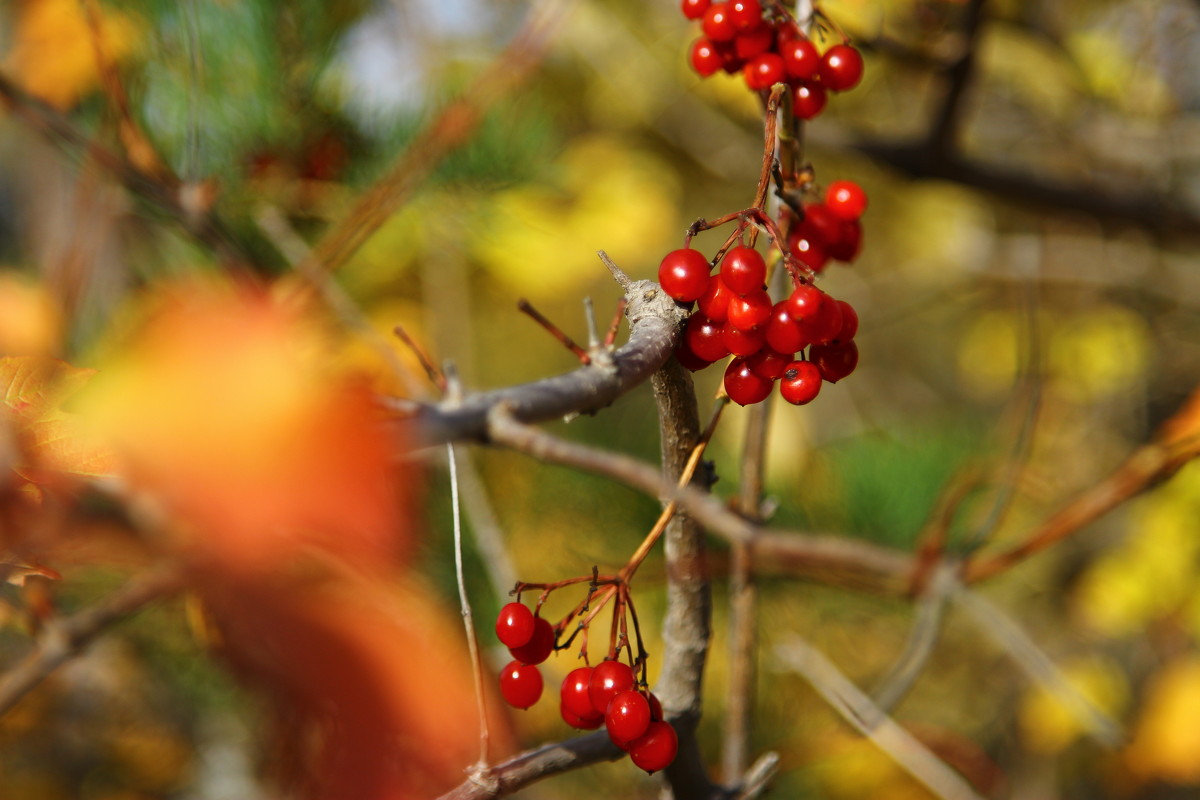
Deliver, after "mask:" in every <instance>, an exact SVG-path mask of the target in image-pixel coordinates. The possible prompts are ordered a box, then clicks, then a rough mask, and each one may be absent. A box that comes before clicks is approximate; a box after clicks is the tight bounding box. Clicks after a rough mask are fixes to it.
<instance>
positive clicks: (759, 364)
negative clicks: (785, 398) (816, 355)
mask: <svg viewBox="0 0 1200 800" xmlns="http://www.w3.org/2000/svg"><path fill="white" fill-rule="evenodd" d="M746 363H747V364H749V365H750V371H751V372H753V373H754V374H755V375H757V376H758V377H760V378H766V379H767V380H769V381H777V380H779V379H780V378H782V377H783V373H785V372H787V368H788V364H790V363H792V354H791V353H788V354H787V355H784V354H783V353H776V352H775V351H774V350H772V349H771V348H769V347H764V348H763V349H762V350H759V351H758V352H757V353H755V354H754V355H752V356H750V358H748V359H746Z"/></svg>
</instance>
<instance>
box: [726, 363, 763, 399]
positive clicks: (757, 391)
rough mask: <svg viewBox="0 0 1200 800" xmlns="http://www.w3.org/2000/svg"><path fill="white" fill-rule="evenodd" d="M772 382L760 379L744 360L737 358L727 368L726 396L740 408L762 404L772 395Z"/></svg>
mask: <svg viewBox="0 0 1200 800" xmlns="http://www.w3.org/2000/svg"><path fill="white" fill-rule="evenodd" d="M771 385H772V384H771V381H769V380H767V379H766V378H762V377H759V376H758V375H756V374H754V372H753V371H752V370H751V369H750V365H749V364H747V363H746V359H744V358H735V359H734V360H733V361H730V362H729V366H728V367H726V368H725V394H727V395H729V399H730V400H732V401H733V402H735V403H737V404H738V405H739V406H749V405H753V404H754V403H761V402H762V401H763V400H766V399H767V395H769V394H770V393H771Z"/></svg>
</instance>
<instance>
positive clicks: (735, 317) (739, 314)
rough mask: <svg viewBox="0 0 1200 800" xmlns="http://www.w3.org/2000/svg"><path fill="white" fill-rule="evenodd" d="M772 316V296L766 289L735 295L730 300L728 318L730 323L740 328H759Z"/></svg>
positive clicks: (746, 329)
mask: <svg viewBox="0 0 1200 800" xmlns="http://www.w3.org/2000/svg"><path fill="white" fill-rule="evenodd" d="M770 316H771V298H770V297H769V296H768V295H767V293H766V291H765V290H759V291H757V292H754V293H752V294H748V295H746V296H745V297H742V296H735V297H734V298H733V299H732V300H730V301H729V306H728V307H727V309H726V318H727V319H728V320H729V324H730V325H732V326H733V327H735V328H738V329H739V330H743V331H748V330H750V329H751V328H757V327H759V326H761V325H762V324H763V323H765V322H766V321H767V319H768V318H769V317H770Z"/></svg>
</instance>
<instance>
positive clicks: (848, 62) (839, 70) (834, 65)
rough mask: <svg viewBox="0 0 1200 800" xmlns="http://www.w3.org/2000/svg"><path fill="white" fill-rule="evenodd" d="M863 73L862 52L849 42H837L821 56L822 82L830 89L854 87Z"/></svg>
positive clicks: (838, 90)
mask: <svg viewBox="0 0 1200 800" xmlns="http://www.w3.org/2000/svg"><path fill="white" fill-rule="evenodd" d="M862 74H863V60H862V54H861V53H859V52H858V51H857V50H855V49H854V48H853V47H851V46H850V45H848V44H835V45H834V46H833V47H831V48H829V49H828V50H826V51H825V55H823V56H821V83H823V84H824V85H825V86H826V87H827V88H828V89H829V90H830V91H833V92H844V91H846V90H847V89H853V88H854V87H855V86H858V82H859V81H860V80H862Z"/></svg>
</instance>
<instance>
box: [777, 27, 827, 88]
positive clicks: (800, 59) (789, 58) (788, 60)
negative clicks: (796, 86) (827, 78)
mask: <svg viewBox="0 0 1200 800" xmlns="http://www.w3.org/2000/svg"><path fill="white" fill-rule="evenodd" d="M779 55H780V56H782V57H783V69H784V71H785V72H786V73H787V75H788V77H789V78H791V79H793V80H797V81H813V80H816V79H817V75H818V74H819V73H820V70H821V54H820V53H818V52H817V46H816V45H814V44H813V43H812V42H811V41H810V40H808V39H806V38H803V37H800V38H796V39H791V40H789V41H788V42H786V43H784V44H782V45H781V46H780V48H779Z"/></svg>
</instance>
